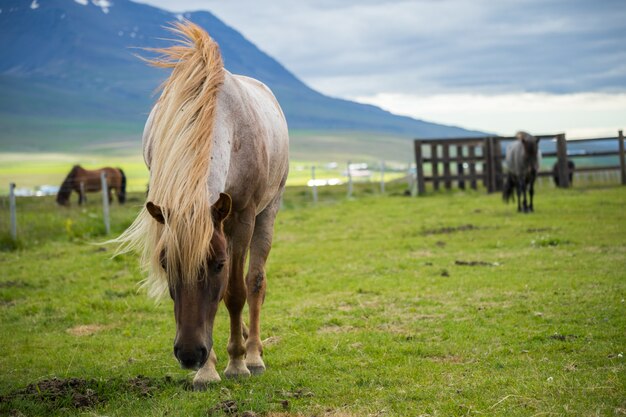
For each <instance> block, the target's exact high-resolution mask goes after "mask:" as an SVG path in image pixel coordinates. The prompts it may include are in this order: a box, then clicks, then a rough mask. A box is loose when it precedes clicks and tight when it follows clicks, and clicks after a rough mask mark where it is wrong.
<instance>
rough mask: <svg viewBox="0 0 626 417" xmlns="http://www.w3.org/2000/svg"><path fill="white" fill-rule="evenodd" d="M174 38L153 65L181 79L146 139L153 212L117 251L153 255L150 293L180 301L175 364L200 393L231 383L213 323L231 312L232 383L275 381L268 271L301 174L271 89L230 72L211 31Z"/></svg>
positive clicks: (170, 87) (188, 28)
mask: <svg viewBox="0 0 626 417" xmlns="http://www.w3.org/2000/svg"><path fill="white" fill-rule="evenodd" d="M174 32H176V34H178V35H179V36H180V37H181V38H182V42H181V44H178V45H175V46H172V47H170V48H167V49H165V50H161V52H162V53H163V54H164V56H163V57H162V58H160V59H157V60H154V61H152V63H153V64H154V65H157V66H161V67H167V68H173V71H172V73H171V75H170V77H169V78H168V80H167V81H166V82H165V84H164V85H163V91H162V93H161V96H160V97H159V100H158V102H157V103H156V105H155V106H154V108H153V110H152V112H151V113H150V116H149V118H148V122H147V123H146V127H145V129H144V138H143V144H144V158H145V161H146V164H147V165H148V167H149V169H150V187H149V191H148V203H147V204H146V207H145V208H144V209H143V210H142V211H141V212H140V213H139V215H138V217H137V219H136V220H135V222H134V223H133V224H132V225H131V226H130V227H129V228H128V230H127V231H126V232H125V233H124V234H123V235H122V236H120V237H119V238H118V239H116V241H117V242H118V243H121V244H122V248H121V250H122V251H124V250H130V249H138V250H140V251H142V252H143V260H144V267H145V268H146V269H147V270H148V271H149V275H148V279H147V286H148V288H149V293H150V294H152V295H160V294H167V293H168V292H169V294H170V296H171V297H172V299H173V300H174V318H175V321H176V337H175V338H174V355H175V357H176V359H178V362H179V363H180V365H181V366H182V367H183V368H185V369H195V370H197V371H198V372H197V373H196V376H195V378H194V381H193V385H194V388H196V389H202V388H204V387H206V385H207V384H209V383H212V382H217V381H219V380H220V376H219V374H218V372H217V370H216V368H215V365H216V361H217V358H216V356H215V352H214V350H213V323H214V320H215V316H216V313H217V308H218V305H219V303H220V301H221V300H224V303H225V304H226V308H227V309H228V313H229V315H230V337H229V341H228V347H227V351H228V356H229V360H228V365H227V367H226V370H225V371H224V375H225V376H226V377H228V378H239V377H248V376H250V374H260V373H262V372H263V371H264V370H265V364H264V361H263V358H262V354H263V346H262V343H261V338H260V331H261V324H260V323H261V306H262V304H263V301H264V299H265V288H266V285H267V279H266V275H265V262H266V260H267V257H268V255H269V252H270V249H271V246H272V235H273V229H274V219H275V217H276V214H277V212H278V209H279V207H280V200H281V195H282V193H283V190H284V187H285V181H286V179H287V172H288V169H289V135H288V131H287V122H286V121H285V117H284V115H283V112H282V110H281V108H280V106H279V105H278V102H277V101H276V99H275V98H274V95H273V94H272V92H271V91H270V90H269V88H267V87H266V86H265V85H264V84H262V83H261V82H259V81H257V80H254V79H251V78H248V77H243V76H239V75H233V74H231V73H229V72H228V71H226V70H225V69H224V67H223V62H222V57H221V54H220V52H219V48H218V46H217V44H216V43H215V42H214V41H213V40H212V39H211V38H210V37H209V35H208V34H207V33H206V32H205V31H204V30H202V29H201V28H200V27H198V26H196V25H194V24H192V23H191V22H185V23H176V24H175V26H174ZM246 260H248V261H249V262H248V268H247V269H246ZM246 301H247V303H248V306H249V325H250V327H249V331H248V329H247V328H246V326H245V325H244V324H243V317H242V315H243V314H242V313H243V307H244V305H245V303H246Z"/></svg>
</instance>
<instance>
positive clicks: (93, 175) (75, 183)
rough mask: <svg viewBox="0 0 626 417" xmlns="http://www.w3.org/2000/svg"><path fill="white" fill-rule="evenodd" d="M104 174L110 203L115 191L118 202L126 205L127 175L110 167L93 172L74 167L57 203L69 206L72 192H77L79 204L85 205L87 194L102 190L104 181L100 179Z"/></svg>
mask: <svg viewBox="0 0 626 417" xmlns="http://www.w3.org/2000/svg"><path fill="white" fill-rule="evenodd" d="M102 172H105V173H106V179H107V188H108V190H109V201H112V195H111V191H112V190H113V189H115V191H116V193H117V201H119V203H120V204H124V202H125V201H126V175H124V171H122V170H121V169H120V168H109V167H105V168H101V169H95V170H93V171H91V170H88V169H85V168H83V167H81V166H80V165H74V166H73V167H72V170H71V171H70V173H69V174H67V177H65V180H64V181H63V184H61V189H60V190H59V192H58V194H57V203H58V204H60V205H62V206H67V205H69V203H70V194H71V193H72V191H76V192H77V193H78V204H83V202H84V201H87V199H86V198H85V193H91V192H98V191H100V190H101V189H102V180H101V178H100V175H101V173H102ZM81 184H82V189H81Z"/></svg>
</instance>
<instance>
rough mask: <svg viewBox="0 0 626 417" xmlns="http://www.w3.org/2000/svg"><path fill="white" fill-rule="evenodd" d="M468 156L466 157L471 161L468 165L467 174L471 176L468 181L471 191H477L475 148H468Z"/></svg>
mask: <svg viewBox="0 0 626 417" xmlns="http://www.w3.org/2000/svg"><path fill="white" fill-rule="evenodd" d="M468 154H469V155H468V156H469V157H470V158H471V161H470V163H469V173H470V175H471V176H472V179H471V180H470V186H471V187H472V189H473V190H477V189H478V186H477V184H476V161H475V160H474V158H476V147H475V146H474V145H470V146H469V149H468Z"/></svg>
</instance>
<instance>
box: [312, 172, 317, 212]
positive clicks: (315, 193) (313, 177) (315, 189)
mask: <svg viewBox="0 0 626 417" xmlns="http://www.w3.org/2000/svg"><path fill="white" fill-rule="evenodd" d="M311 182H312V184H313V187H312V188H313V189H312V191H313V203H317V184H316V183H315V165H313V166H311Z"/></svg>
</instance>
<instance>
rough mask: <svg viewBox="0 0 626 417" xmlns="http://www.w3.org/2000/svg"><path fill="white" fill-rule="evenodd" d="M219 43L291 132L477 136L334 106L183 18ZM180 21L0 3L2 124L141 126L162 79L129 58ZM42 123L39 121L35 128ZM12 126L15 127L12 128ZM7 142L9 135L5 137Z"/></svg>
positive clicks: (97, 0)
mask: <svg viewBox="0 0 626 417" xmlns="http://www.w3.org/2000/svg"><path fill="white" fill-rule="evenodd" d="M184 17H185V18H187V19H189V20H191V21H193V22H195V23H197V24H199V25H200V26H202V27H204V28H205V29H206V30H207V31H208V32H209V33H210V34H211V36H212V37H213V38H214V39H215V40H216V41H217V42H218V43H219V45H220V48H221V51H222V54H223V57H224V63H225V66H226V68H227V69H228V70H230V71H231V72H233V73H236V74H244V75H248V76H250V77H254V78H257V79H259V80H261V81H263V82H264V83H266V84H267V85H268V86H269V87H270V88H271V89H272V90H273V91H274V93H275V94H276V96H277V98H278V100H279V101H280V103H281V105H282V107H283V110H284V111H285V114H286V116H287V120H288V123H289V126H290V128H291V129H296V130H303V129H309V130H346V131H370V132H384V133H388V134H397V135H401V136H407V137H452V136H469V135H476V134H480V133H479V132H472V131H468V130H465V129H461V128H457V127H451V126H442V125H438V124H434V123H428V122H424V121H421V120H415V119H412V118H409V117H402V116H397V115H393V114H391V113H389V112H386V111H384V110H382V109H380V108H377V107H375V106H371V105H363V104H358V103H354V102H350V101H347V100H341V99H336V98H331V97H328V96H325V95H323V94H320V93H318V92H316V91H315V90H313V89H311V88H310V87H308V86H307V85H306V84H304V83H303V82H302V81H301V80H299V79H298V78H297V77H296V76H294V75H293V74H292V73H291V72H289V71H288V70H287V69H286V68H285V67H283V66H282V65H281V64H280V63H279V62H278V61H276V60H275V59H273V58H272V57H270V56H268V55H267V54H265V53H264V52H263V51H261V50H259V48H257V47H256V46H255V45H254V44H253V43H252V42H250V41H248V40H247V39H245V38H244V37H243V36H242V35H241V34H240V33H239V32H237V31H236V30H234V29H233V28H231V27H229V26H227V25H226V24H224V23H223V22H222V21H220V20H219V19H218V18H217V17H215V16H214V15H213V14H211V13H209V12H204V11H202V12H193V13H186V14H185V15H184ZM181 18H182V16H180V15H176V14H174V13H170V12H167V11H164V10H161V9H158V8H155V7H152V6H148V5H144V4H139V3H134V2H131V1H129V0H114V1H109V0H3V1H2V3H0V32H1V36H0V56H2V60H0V123H2V124H3V125H5V129H4V130H7V129H9V130H11V129H14V130H15V129H19V123H21V121H28V120H31V119H32V118H37V119H38V120H39V122H38V123H41V124H43V125H45V123H46V121H50V123H53V124H54V123H58V121H59V120H90V121H102V122H106V121H111V122H116V123H128V124H130V125H133V124H140V123H142V122H143V121H144V120H145V117H146V114H147V113H148V111H149V109H150V106H151V103H152V102H154V100H155V96H154V94H153V93H154V91H155V90H156V88H157V87H158V85H159V84H160V83H161V82H162V81H163V80H164V79H165V78H166V77H167V72H165V71H164V70H160V69H155V68H150V67H148V66H147V65H146V64H145V63H143V62H142V61H141V60H139V59H138V58H137V57H136V56H135V55H136V54H141V55H145V54H146V52H145V51H143V50H142V49H141V48H145V47H162V46H167V45H168V44H169V43H170V42H168V41H167V40H164V39H163V38H167V37H171V35H170V34H169V33H168V32H167V31H166V30H164V26H166V25H168V23H171V22H172V21H175V20H176V19H181ZM42 120H43V122H41V121H42ZM16 121H17V122H16ZM2 137H5V136H2Z"/></svg>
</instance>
